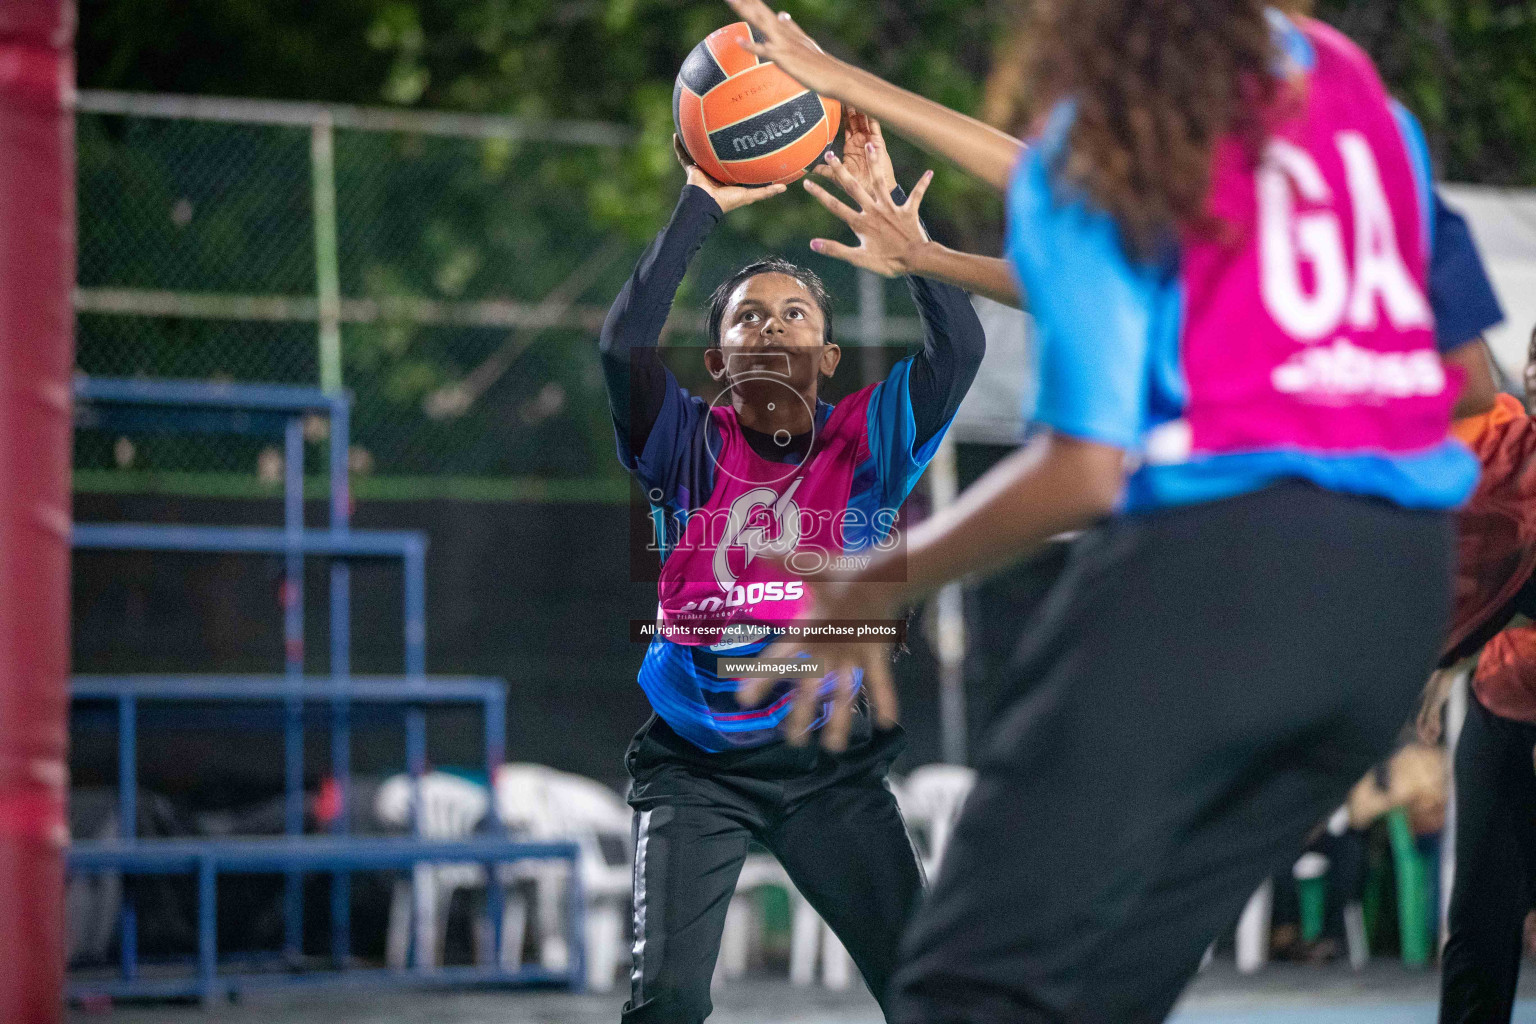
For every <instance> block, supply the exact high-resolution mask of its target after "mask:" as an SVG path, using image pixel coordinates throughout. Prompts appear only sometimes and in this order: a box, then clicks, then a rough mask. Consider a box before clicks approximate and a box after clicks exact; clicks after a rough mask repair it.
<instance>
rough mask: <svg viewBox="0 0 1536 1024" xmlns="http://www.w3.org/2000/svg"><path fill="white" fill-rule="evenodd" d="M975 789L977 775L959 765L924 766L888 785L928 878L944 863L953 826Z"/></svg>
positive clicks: (953, 829)
mask: <svg viewBox="0 0 1536 1024" xmlns="http://www.w3.org/2000/svg"><path fill="white" fill-rule="evenodd" d="M975 785H976V772H975V771H974V770H973V769H970V768H966V767H964V766H963V765H958V764H925V765H923V766H922V767H921V768H917V769H915V770H914V771H913V772H912V774H910V775H908V776H907V777H906V779H905V780H902V781H897V780H892V782H891V790H892V792H894V793H895V794H896V802H897V805H898V806H899V807H900V808H901V815H902V817H903V818H905V819H906V822H907V828H909V829H911V830H913V831H914V832H915V833H916V834H915V836H914V842H915V844H916V846H917V850H918V854H919V856H920V857H921V858H922V862H923V873H924V874H925V875H927V876H928V877H929V878H932V877H934V875H936V874H937V873H938V870H939V865H940V864H941V863H943V861H944V852H945V850H946V849H947V848H948V847H949V837H950V836H952V835H953V834H954V831H955V822H956V821H957V820H959V818H960V812H961V810H962V809H963V808H964V807H965V798H966V797H967V796H969V795H970V793H971V790H972V789H973V788H974V787H975Z"/></svg>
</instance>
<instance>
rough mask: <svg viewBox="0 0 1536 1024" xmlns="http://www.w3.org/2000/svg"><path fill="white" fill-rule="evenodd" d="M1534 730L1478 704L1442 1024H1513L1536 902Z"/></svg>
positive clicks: (1464, 770)
mask: <svg viewBox="0 0 1536 1024" xmlns="http://www.w3.org/2000/svg"><path fill="white" fill-rule="evenodd" d="M1533 750H1536V726H1532V725H1528V724H1526V723H1524V722H1515V721H1511V720H1510V719H1508V718H1503V717H1501V716H1499V715H1496V714H1494V713H1493V712H1491V711H1489V710H1488V709H1487V708H1485V707H1483V705H1482V703H1481V702H1480V701H1479V700H1478V699H1477V696H1476V695H1475V694H1474V695H1472V696H1471V698H1470V699H1469V700H1468V701H1467V721H1466V724H1465V725H1463V726H1462V729H1461V738H1460V739H1459V740H1457V741H1456V881H1455V883H1454V885H1453V886H1452V888H1451V920H1450V925H1451V934H1450V939H1449V941H1447V942H1446V946H1445V958H1444V965H1443V968H1442V973H1441V977H1440V1020H1441V1024H1462V1022H1466V1024H1472V1022H1476V1024H1495V1022H1504V1021H1508V1020H1509V1015H1510V1011H1511V1010H1512V1009H1513V1008H1514V1003H1515V983H1516V981H1517V980H1519V976H1520V948H1521V938H1522V934H1523V929H1524V924H1525V915H1526V913H1527V912H1529V910H1530V909H1531V902H1532V898H1533V897H1536V766H1533V762H1532V752H1533Z"/></svg>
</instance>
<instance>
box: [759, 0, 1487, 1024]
mask: <svg viewBox="0 0 1536 1024" xmlns="http://www.w3.org/2000/svg"><path fill="white" fill-rule="evenodd" d="M730 2H731V5H732V7H734V8H735V10H736V11H737V13H738V14H740V15H742V16H743V17H745V18H746V19H747V20H748V21H749V22H751V24H752V26H753V28H754V29H755V30H756V32H757V34H758V36H759V37H760V38H761V39H762V40H763V42H762V43H761V44H757V47H756V48H757V51H758V52H759V53H760V55H762V56H765V57H768V58H770V59H772V60H774V61H776V62H778V63H779V65H780V66H781V67H783V68H784V69H785V70H786V71H788V72H789V73H790V74H791V75H793V76H795V77H796V78H799V79H800V80H801V81H802V82H803V83H804V84H806V85H807V86H808V87H810V88H815V89H817V90H818V91H820V92H821V93H822V94H823V95H830V96H832V97H834V98H838V99H841V100H843V101H844V102H849V103H852V104H854V105H856V106H858V107H859V109H861V110H867V111H870V112H871V113H872V114H874V115H875V116H878V117H880V118H881V119H882V120H884V121H885V124H886V127H887V128H888V129H891V130H895V131H900V132H903V133H905V134H907V135H908V136H909V137H911V138H912V139H913V140H914V141H917V142H918V143H920V144H922V145H925V146H927V147H928V148H930V149H933V150H935V151H937V152H940V153H942V154H943V155H945V156H948V157H950V158H951V159H953V160H955V161H956V162H957V163H959V164H961V166H963V167H966V168H967V169H969V170H971V171H972V172H973V173H975V174H977V176H978V177H980V178H982V179H983V180H985V181H988V182H991V183H992V184H994V185H996V186H997V187H998V188H999V189H1002V190H1005V191H1006V193H1007V197H1008V213H1009V225H1008V231H1009V235H1008V237H1009V242H1008V255H1009V258H1010V260H1011V263H1012V265H1013V269H1014V271H1015V272H1016V274H1017V276H1018V278H1019V283H1020V285H1021V286H1022V291H1023V293H1024V295H1025V296H1026V298H1027V299H1028V301H1029V305H1030V309H1031V311H1032V313H1033V314H1034V317H1035V323H1036V327H1037V333H1038V345H1039V350H1040V374H1041V381H1040V398H1039V411H1038V414H1037V416H1038V419H1039V420H1040V421H1041V422H1042V423H1043V425H1045V426H1046V427H1048V428H1049V433H1048V435H1047V436H1046V438H1045V439H1044V440H1043V442H1042V443H1041V444H1039V445H1038V446H1036V447H1035V448H1034V449H1033V450H1029V449H1026V450H1025V451H1022V452H1020V453H1019V454H1017V455H1015V456H1013V457H1010V458H1008V459H1005V460H1004V461H1003V462H1001V463H1000V464H999V465H998V466H997V467H995V468H994V469H993V471H992V472H990V473H989V474H988V475H987V476H985V477H984V478H983V479H982V480H981V481H979V482H978V483H977V484H976V485H975V486H974V487H972V488H971V489H970V490H969V491H967V492H966V493H965V494H964V495H962V496H961V498H960V499H959V501H958V502H957V503H956V504H955V505H954V506H953V507H952V508H950V509H949V510H946V511H945V512H944V513H941V514H940V515H937V516H935V517H934V518H933V519H930V520H928V521H927V522H925V523H924V524H922V525H921V526H919V527H917V528H915V529H913V530H912V531H911V533H910V535H909V537H908V545H907V548H906V551H905V557H906V565H905V568H906V573H907V579H908V581H909V582H908V583H906V584H905V585H893V584H881V583H876V582H866V581H865V580H866V579H872V578H876V577H874V573H875V572H881V571H886V570H887V569H888V567H887V566H885V565H881V564H878V563H879V562H880V561H882V560H883V558H882V559H877V564H876V565H874V566H872V567H871V569H872V570H873V571H871V572H869V573H856V574H854V575H853V577H852V579H851V580H848V579H844V580H840V581H836V582H831V581H829V582H825V583H818V584H816V585H815V586H814V587H813V595H814V597H815V600H816V611H817V614H818V615H822V616H825V617H827V618H831V619H840V618H845V617H867V616H875V617H878V616H882V615H889V614H891V613H892V611H893V610H894V609H896V608H898V607H900V606H901V605H902V604H903V603H904V602H906V601H908V600H910V599H911V598H912V597H914V596H916V595H919V594H922V593H924V592H927V591H929V590H932V589H933V588H935V587H937V586H939V585H940V584H942V583H943V582H944V581H946V580H949V579H954V578H957V577H960V576H963V575H965V574H967V573H971V572H976V571H986V570H989V569H992V568H994V567H996V566H999V565H1001V564H1005V563H1007V562H1009V561H1011V560H1013V559H1015V558H1017V557H1019V556H1020V555H1022V554H1023V553H1025V552H1027V551H1029V550H1031V549H1033V548H1035V547H1036V546H1038V545H1039V544H1040V543H1041V542H1042V541H1043V540H1044V539H1045V538H1047V537H1049V536H1051V535H1053V534H1056V533H1059V532H1061V531H1064V530H1071V529H1084V528H1086V532H1085V533H1084V534H1083V536H1082V537H1081V538H1080V539H1079V540H1078V541H1077V542H1076V544H1075V545H1074V548H1073V550H1072V552H1071V555H1070V557H1069V561H1068V565H1067V568H1066V571H1065V573H1064V577H1063V579H1062V581H1061V582H1060V584H1059V585H1058V586H1057V588H1056V589H1055V591H1053V593H1052V594H1051V597H1050V598H1049V599H1048V601H1047V602H1046V606H1045V607H1044V608H1043V609H1042V610H1041V612H1040V613H1039V614H1038V615H1036V616H1035V617H1034V619H1033V621H1032V622H1031V623H1030V626H1029V628H1028V630H1027V631H1026V632H1025V635H1024V638H1023V641H1022V643H1021V645H1020V648H1019V651H1018V654H1017V656H1016V659H1015V661H1014V662H1013V664H1012V666H1011V667H1010V669H1009V673H1010V678H1009V683H1010V684H1011V689H1012V696H1011V698H1010V699H1009V700H1008V701H1007V702H1006V703H1005V706H1004V707H1003V708H1002V709H1001V710H1000V712H999V713H998V714H997V715H996V716H995V718H994V724H993V729H992V733H991V736H990V737H989V741H988V743H987V744H986V746H985V747H984V748H983V752H982V755H981V758H980V761H979V764H978V770H979V779H978V782H977V786H976V789H975V790H974V791H973V793H972V795H971V798H970V800H969V801H968V802H967V804H966V807H965V811H964V814H963V816H962V819H961V821H960V823H959V825H958V827H957V829H956V832H955V834H954V838H953V840H952V842H951V845H950V847H949V852H948V854H947V856H946V858H945V861H944V865H943V868H942V870H941V873H940V876H939V878H938V879H937V880H936V881H935V883H934V887H933V889H932V891H931V892H930V893H929V895H928V897H927V899H926V900H925V901H924V903H923V905H922V907H921V908H920V909H919V911H918V914H917V916H916V917H915V919H914V921H913V925H912V928H911V929H910V931H909V933H908V937H907V942H906V944H905V946H904V963H903V967H902V969H901V970H900V971H899V972H898V975H897V979H896V981H895V983H894V987H893V991H892V995H891V1000H892V1016H893V1017H894V1018H895V1019H896V1020H897V1021H900V1022H902V1024H908V1022H911V1024H916V1022H945V1024H952V1022H960V1021H974V1022H982V1021H988V1022H990V1021H1073V1022H1084V1021H1093V1022H1115V1024H1135V1022H1144V1021H1157V1020H1161V1019H1163V1018H1164V1017H1165V1016H1166V1015H1167V1013H1168V1011H1169V1009H1170V1008H1171V1007H1172V1006H1173V1004H1174V1001H1175V1000H1176V999H1177V997H1178V995H1179V993H1180V992H1181V991H1182V989H1183V988H1184V985H1185V984H1186V983H1187V981H1188V980H1189V978H1190V977H1191V976H1192V975H1193V974H1194V972H1195V971H1196V969H1197V968H1198V965H1199V963H1200V959H1201V955H1202V954H1203V952H1204V951H1205V949H1206V947H1207V946H1208V945H1209V943H1210V942H1211V940H1212V939H1213V938H1214V937H1215V936H1216V935H1217V934H1218V932H1220V931H1222V930H1223V929H1225V928H1227V927H1230V926H1231V924H1232V922H1233V921H1234V920H1235V919H1236V918H1237V916H1238V913H1239V911H1240V910H1241V909H1242V906H1243V904H1244V902H1245V901H1246V900H1247V898H1248V897H1249V895H1250V894H1251V893H1252V892H1253V890H1254V888H1255V887H1256V886H1257V884H1258V883H1259V881H1260V880H1261V879H1262V878H1263V877H1264V876H1266V875H1267V874H1270V873H1272V872H1273V871H1275V870H1276V869H1278V868H1281V867H1282V866H1284V865H1286V864H1288V862H1289V861H1290V860H1292V859H1293V858H1294V857H1295V856H1296V854H1297V853H1298V852H1299V851H1300V849H1301V848H1302V844H1303V841H1304V839H1305V837H1306V835H1307V834H1308V832H1309V831H1311V829H1312V828H1313V827H1314V826H1316V825H1317V824H1318V823H1319V822H1320V821H1322V819H1323V818H1324V817H1325V816H1326V815H1327V814H1328V813H1329V812H1330V811H1332V810H1333V809H1334V808H1335V807H1337V806H1338V805H1339V803H1340V801H1341V800H1343V798H1344V796H1345V794H1346V793H1347V792H1348V790H1349V788H1350V786H1351V785H1353V783H1354V782H1355V780H1356V779H1358V778H1359V777H1360V776H1361V775H1362V774H1363V773H1364V772H1365V770H1366V769H1367V768H1368V767H1369V766H1370V765H1371V764H1372V763H1374V762H1375V761H1377V760H1378V759H1379V758H1380V757H1382V756H1383V755H1384V754H1386V753H1387V751H1388V750H1389V749H1390V747H1391V744H1392V741H1393V738H1394V736H1395V734H1396V733H1397V731H1398V728H1399V727H1400V726H1401V725H1402V724H1403V722H1404V721H1405V719H1406V718H1407V716H1408V714H1409V712H1410V711H1411V710H1412V707H1413V704H1414V698H1415V695H1416V693H1417V691H1418V689H1419V687H1420V684H1421V682H1422V680H1423V679H1424V677H1425V676H1426V675H1427V674H1428V672H1429V670H1430V669H1431V668H1432V667H1433V665H1434V662H1435V657H1436V653H1437V648H1438V646H1439V644H1438V641H1439V638H1440V637H1442V636H1443V635H1444V629H1445V625H1446V621H1447V613H1448V611H1449V606H1450V580H1451V570H1452V522H1451V516H1450V514H1449V511H1448V510H1449V509H1451V508H1454V507H1455V506H1457V505H1458V504H1459V503H1460V502H1462V501H1463V500H1464V499H1465V498H1466V496H1467V495H1468V494H1469V493H1470V491H1471V489H1472V486H1473V484H1474V482H1475V480H1476V475H1477V464H1476V462H1475V460H1473V458H1472V457H1471V455H1470V453H1469V452H1468V451H1467V450H1466V448H1465V447H1463V446H1462V445H1461V444H1459V443H1457V442H1455V441H1453V440H1450V439H1449V438H1448V437H1447V428H1448V426H1449V422H1450V413H1451V407H1452V404H1453V401H1454V399H1455V395H1456V388H1455V385H1454V383H1453V381H1451V380H1450V379H1448V375H1447V374H1446V373H1445V371H1444V369H1443V368H1442V364H1441V361H1440V359H1439V357H1438V354H1437V352H1436V346H1435V338H1434V315H1433V312H1432V308H1431V304H1430V301H1429V298H1428V293H1429V264H1430V246H1431V240H1430V229H1431V224H1432V213H1433V210H1432V205H1433V201H1432V196H1431V183H1430V180H1429V173H1428V159H1427V154H1426V153H1425V149H1424V145H1423V141H1422V139H1421V137H1420V134H1419V130H1418V127H1417V125H1416V124H1415V123H1414V122H1413V121H1412V118H1411V117H1409V116H1408V114H1407V113H1406V112H1405V111H1403V110H1402V109H1401V108H1398V107H1396V106H1395V105H1394V104H1393V103H1392V102H1391V101H1390V100H1389V98H1388V96H1387V94H1386V91H1385V89H1384V88H1383V86H1382V84H1381V81H1380V79H1379V78H1378V76H1377V74H1376V71H1375V69H1374V68H1373V67H1372V65H1371V63H1370V61H1369V59H1368V58H1366V57H1365V55H1364V54H1362V53H1361V52H1360V51H1359V50H1358V49H1357V48H1355V47H1354V46H1353V45H1352V44H1351V43H1349V42H1348V41H1347V40H1346V39H1344V38H1343V37H1342V36H1340V35H1339V34H1337V33H1336V32H1334V31H1332V30H1331V29H1329V28H1327V27H1326V26H1324V25H1322V24H1320V23H1318V22H1315V21H1311V20H1308V19H1304V18H1299V17H1297V18H1294V19H1293V18H1289V17H1286V16H1285V15H1282V14H1281V13H1279V12H1278V11H1275V10H1272V9H1266V8H1265V6H1264V5H1263V4H1261V3H1258V2H1255V0H1222V2H1210V0H1206V2H1200V3H1196V2H1194V0H1182V2H1181V0H1165V2H1161V3H1145V2H1141V0H1113V2H1105V0H1094V2H1088V0H1061V2H1057V3H1052V4H1049V5H1036V7H1035V12H1034V14H1033V16H1032V18H1031V20H1030V23H1029V24H1027V25H1026V26H1025V27H1024V32H1023V38H1024V39H1026V40H1027V42H1028V45H1029V46H1030V47H1031V48H1032V54H1031V57H1030V61H1029V67H1028V69H1027V72H1026V75H1025V78H1026V81H1027V83H1028V86H1029V91H1030V93H1031V94H1032V95H1033V96H1036V97H1040V98H1043V99H1045V100H1047V101H1049V104H1050V109H1049V116H1048V117H1047V119H1046V121H1045V126H1044V130H1043V132H1042V133H1041V134H1040V136H1039V138H1038V140H1037V144H1036V145H1034V146H1032V147H1030V149H1029V150H1028V151H1027V152H1026V153H1025V154H1024V155H1023V157H1022V159H1021V158H1020V157H1019V155H1018V144H1017V143H1016V142H1014V141H1012V140H1009V139H1007V137H1006V136H1002V135H1001V134H1000V133H998V132H996V131H994V130H992V129H990V128H988V127H986V126H984V125H980V124H979V123H977V122H974V121H970V120H969V119H967V118H964V117H963V116H961V115H958V114H955V113H953V112H951V111H947V110H945V109H944V108H942V107H939V106H938V105H936V104H932V103H929V102H928V101H924V100H922V99H920V98H917V97H912V96H910V95H909V94H906V93H903V92H902V91H901V90H899V89H896V88H894V87H893V86H890V85H888V84H886V83H884V82H881V81H880V80H879V79H876V78H874V77H873V76H870V75H868V74H866V73H864V72H862V71H859V70H857V69H853V68H850V67H848V66H847V65H846V64H843V63H842V62H840V61H838V60H836V59H835V58H832V57H829V56H827V55H826V54H824V53H822V52H820V51H819V50H817V49H816V48H815V47H814V46H813V45H811V44H810V41H809V40H808V38H807V37H805V36H804V34H803V33H801V32H800V31H799V30H798V29H797V28H796V27H795V26H794V24H793V23H792V22H791V21H789V20H787V19H785V18H783V17H775V16H774V15H773V14H772V12H770V11H769V10H768V9H767V8H766V7H764V6H763V5H762V4H761V3H760V2H759V0H730ZM814 653H816V654H820V655H824V656H825V657H827V658H828V659H829V660H830V661H832V662H833V663H834V664H836V663H845V662H846V661H847V660H849V658H850V656H851V655H853V654H855V653H857V654H858V655H859V656H860V657H862V658H863V659H868V660H870V661H873V660H876V659H878V658H880V657H882V656H883V652H881V651H878V650H863V651H859V652H854V651H852V650H850V649H841V650H837V649H833V648H831V647H827V648H821V649H816V650H815V651H814ZM808 696H809V694H808ZM872 696H876V697H878V696H879V694H878V693H875V692H873V691H872Z"/></svg>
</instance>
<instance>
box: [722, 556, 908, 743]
mask: <svg viewBox="0 0 1536 1024" xmlns="http://www.w3.org/2000/svg"><path fill="white" fill-rule="evenodd" d="M805 588H806V592H807V593H808V594H810V596H811V606H810V608H808V609H807V610H806V611H805V613H804V614H803V615H801V616H800V618H802V619H807V620H811V619H814V620H817V621H830V620H858V621H876V620H885V619H893V618H896V617H897V614H896V611H895V609H896V606H897V596H898V594H899V591H900V588H899V587H898V586H896V585H893V584H886V583H868V582H862V581H861V582H854V581H849V580H840V581H832V580H811V579H808V580H806V581H805ZM807 656H809V657H810V658H812V659H815V660H817V661H820V662H822V663H823V665H825V666H826V670H827V672H828V673H832V674H835V676H836V684H835V686H834V688H833V691H832V696H831V701H832V710H831V713H830V714H829V715H828V717H827V722H826V724H825V725H824V726H823V727H822V730H821V745H822V746H823V747H826V748H827V749H828V750H843V749H844V748H846V747H847V746H848V734H849V730H850V729H851V727H852V725H853V709H854V698H855V694H854V690H853V671H854V669H862V670H863V674H864V692H865V693H866V694H868V695H869V705H870V710H871V712H872V713H873V714H874V716H875V721H876V722H877V723H878V724H879V725H880V726H881V727H883V728H890V727H891V726H893V725H895V724H896V720H897V706H896V686H895V683H894V682H893V681H892V678H891V645H890V644H887V643H814V642H812V643H807V642H806V641H804V640H793V639H788V638H786V639H783V640H780V641H779V642H777V643H775V644H772V645H770V646H769V647H768V648H767V649H766V650H764V651H763V652H762V653H761V654H759V655H758V657H759V658H761V659H764V660H767V659H773V658H786V659H787V658H803V657H807ZM823 678H824V677H823V676H822V675H820V674H818V675H815V676H807V677H806V678H804V679H800V680H798V682H797V683H796V686H795V697H794V705H793V707H792V708H791V710H790V713H789V717H788V718H786V719H785V720H784V731H785V738H786V739H787V740H788V742H789V743H791V744H793V745H796V746H799V745H803V744H804V743H806V742H807V738H808V735H809V734H808V732H807V730H809V729H810V727H811V724H812V723H813V722H815V721H816V716H817V714H818V713H819V712H820V711H821V705H822V700H823V698H822V696H821V682H822V679H823ZM781 681H782V680H779V679H743V680H742V682H741V687H740V689H739V690H738V691H737V700H738V701H740V702H741V705H742V706H743V707H750V706H752V705H755V704H758V703H760V702H761V701H762V700H763V698H765V697H766V696H767V695H768V693H769V691H770V690H772V689H773V687H774V686H775V685H776V684H777V683H779V682H781Z"/></svg>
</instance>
